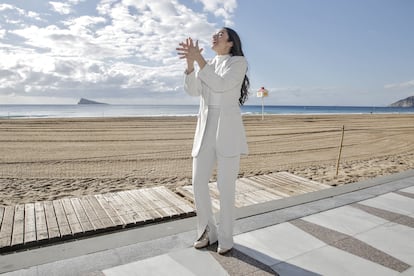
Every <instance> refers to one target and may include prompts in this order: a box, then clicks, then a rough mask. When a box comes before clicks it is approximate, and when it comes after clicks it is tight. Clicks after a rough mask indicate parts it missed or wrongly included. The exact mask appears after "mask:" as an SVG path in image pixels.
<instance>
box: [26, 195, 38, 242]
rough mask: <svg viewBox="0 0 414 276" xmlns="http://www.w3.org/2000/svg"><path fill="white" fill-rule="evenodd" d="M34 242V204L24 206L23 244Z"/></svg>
mask: <svg viewBox="0 0 414 276" xmlns="http://www.w3.org/2000/svg"><path fill="white" fill-rule="evenodd" d="M34 241H36V217H35V206H34V203H27V204H25V205H24V243H29V242H34Z"/></svg>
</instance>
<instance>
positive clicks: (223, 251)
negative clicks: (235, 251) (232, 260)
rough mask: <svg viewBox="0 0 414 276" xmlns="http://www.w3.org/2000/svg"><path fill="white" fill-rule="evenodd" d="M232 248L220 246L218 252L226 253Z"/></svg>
mask: <svg viewBox="0 0 414 276" xmlns="http://www.w3.org/2000/svg"><path fill="white" fill-rule="evenodd" d="M230 250H231V248H221V247H220V246H219V247H218V248H217V253H219V254H220V255H224V254H226V253H227V252H229V251H230Z"/></svg>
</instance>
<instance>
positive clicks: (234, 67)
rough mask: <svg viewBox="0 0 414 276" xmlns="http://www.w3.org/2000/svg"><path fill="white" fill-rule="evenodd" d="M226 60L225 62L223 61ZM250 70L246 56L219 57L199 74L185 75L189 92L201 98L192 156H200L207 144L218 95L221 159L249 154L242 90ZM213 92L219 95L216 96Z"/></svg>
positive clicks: (218, 132)
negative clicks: (212, 108)
mask: <svg viewBox="0 0 414 276" xmlns="http://www.w3.org/2000/svg"><path fill="white" fill-rule="evenodd" d="M223 59H224V60H223ZM246 71H247V62H246V59H245V58H244V57H243V56H230V55H227V56H216V57H215V58H214V59H213V60H211V61H209V62H208V63H207V64H206V65H205V66H204V68H203V69H201V70H199V71H198V72H197V73H195V72H194V71H193V72H192V73H190V74H188V75H187V74H186V76H185V85H184V89H185V91H186V92H187V93H188V94H189V95H192V96H200V110H199V113H198V119H197V127H196V132H195V135H194V143H193V150H192V156H193V157H196V156H197V155H198V153H199V151H200V147H201V144H202V142H203V137H204V131H205V128H206V123H207V116H208V105H209V104H211V98H212V97H216V99H217V96H218V99H219V100H218V103H219V106H220V117H219V121H218V127H217V134H216V146H217V152H218V154H220V155H221V156H225V157H231V156H236V155H240V154H248V147H247V140H246V134H245V130H244V126H243V121H242V117H241V112H240V107H239V97H240V89H241V86H242V83H243V81H244V76H245V74H246ZM212 93H217V94H215V95H212ZM215 104H217V103H215Z"/></svg>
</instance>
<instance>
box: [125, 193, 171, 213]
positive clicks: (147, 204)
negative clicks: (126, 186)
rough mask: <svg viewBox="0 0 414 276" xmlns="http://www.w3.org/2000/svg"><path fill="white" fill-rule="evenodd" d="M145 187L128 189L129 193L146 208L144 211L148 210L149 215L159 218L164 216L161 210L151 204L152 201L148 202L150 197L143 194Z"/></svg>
mask: <svg viewBox="0 0 414 276" xmlns="http://www.w3.org/2000/svg"><path fill="white" fill-rule="evenodd" d="M142 190H143V189H140V190H130V191H126V193H127V194H128V195H130V196H131V198H133V199H134V200H135V202H138V203H139V204H140V205H141V206H142V207H143V209H144V212H146V213H147V214H148V215H150V216H151V218H152V219H159V218H162V217H163V214H162V213H161V212H159V210H156V209H154V208H153V207H152V206H151V203H150V202H148V199H147V198H146V197H145V196H142V195H141V192H142Z"/></svg>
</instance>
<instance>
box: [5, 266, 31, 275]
mask: <svg viewBox="0 0 414 276" xmlns="http://www.w3.org/2000/svg"><path fill="white" fill-rule="evenodd" d="M1 275H2V276H37V275H39V274H38V273H37V267H31V268H28V269H20V270H16V271H12V272H7V273H3V274H1Z"/></svg>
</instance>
